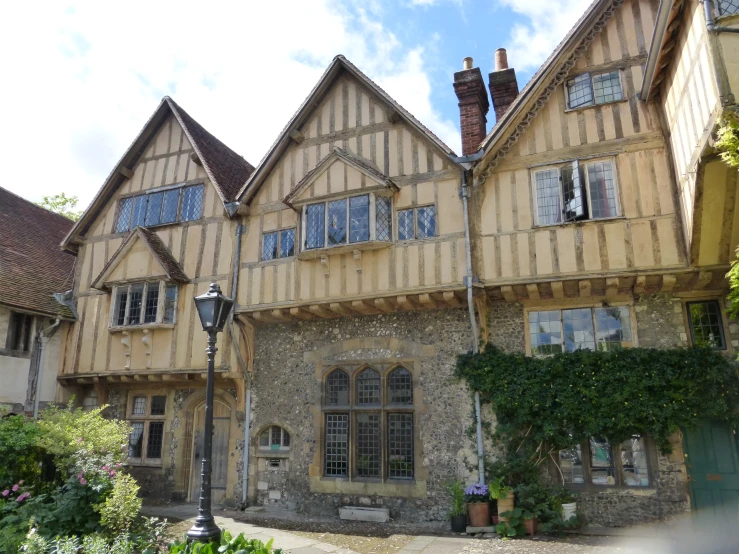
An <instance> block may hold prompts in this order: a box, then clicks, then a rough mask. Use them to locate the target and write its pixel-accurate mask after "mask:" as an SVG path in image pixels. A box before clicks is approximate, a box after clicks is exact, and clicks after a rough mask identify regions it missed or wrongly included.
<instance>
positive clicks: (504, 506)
mask: <svg viewBox="0 0 739 554" xmlns="http://www.w3.org/2000/svg"><path fill="white" fill-rule="evenodd" d="M511 511H513V495H512V494H509V495H508V496H507V497H506V498H498V517H499V518H500V521H508V518H507V517H503V516H501V515H500V514H502V513H503V512H511Z"/></svg>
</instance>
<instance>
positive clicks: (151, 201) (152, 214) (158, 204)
mask: <svg viewBox="0 0 739 554" xmlns="http://www.w3.org/2000/svg"><path fill="white" fill-rule="evenodd" d="M147 200H148V202H147V203H146V219H145V220H144V224H145V225H146V226H147V227H149V226H151V225H159V223H160V222H161V219H162V203H163V201H164V193H163V192H157V193H156V194H149V195H147Z"/></svg>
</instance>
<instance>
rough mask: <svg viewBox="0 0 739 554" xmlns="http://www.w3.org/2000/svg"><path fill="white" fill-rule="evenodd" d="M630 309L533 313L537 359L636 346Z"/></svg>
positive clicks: (531, 335) (531, 331) (532, 334)
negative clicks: (632, 332)
mask: <svg viewBox="0 0 739 554" xmlns="http://www.w3.org/2000/svg"><path fill="white" fill-rule="evenodd" d="M630 314H631V312H630V310H629V308H628V307H627V306H618V307H608V308H602V307H599V308H575V309H571V310H550V311H541V312H538V311H537V312H533V311H532V312H529V338H530V340H531V353H532V354H533V355H535V356H536V355H543V356H546V355H551V354H557V353H559V352H563V351H566V352H572V351H574V350H580V349H582V350H595V349H596V348H598V349H599V350H613V349H617V348H624V347H629V346H631V345H632V335H631V315H630Z"/></svg>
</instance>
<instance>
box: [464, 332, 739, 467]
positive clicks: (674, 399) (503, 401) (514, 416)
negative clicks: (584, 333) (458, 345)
mask: <svg viewBox="0 0 739 554" xmlns="http://www.w3.org/2000/svg"><path fill="white" fill-rule="evenodd" d="M456 374H457V376H458V377H460V378H463V379H465V380H466V381H467V382H468V383H469V386H470V387H471V388H472V390H474V391H477V392H479V393H480V397H481V400H482V401H483V402H489V403H492V406H493V409H494V411H495V414H496V418H497V427H496V430H495V436H496V437H497V438H498V439H499V440H500V441H501V442H502V444H504V446H505V447H506V448H507V449H508V450H509V451H510V452H517V451H522V450H523V451H525V452H529V453H531V454H533V455H535V456H539V457H540V459H544V458H546V457H547V456H548V455H549V454H551V453H552V452H556V451H558V450H560V449H563V448H567V447H570V446H573V445H575V444H577V443H580V442H582V441H583V440H585V439H587V438H588V437H593V436H595V437H605V438H607V439H608V440H610V441H611V442H612V443H619V442H622V441H624V440H626V439H628V438H629V437H631V436H633V435H636V434H648V435H650V436H651V437H652V438H653V439H654V440H655V441H656V443H657V445H658V447H659V449H660V450H661V451H662V452H665V453H666V452H669V451H670V450H671V445H670V435H672V434H673V433H674V432H675V431H677V430H679V429H680V428H681V427H687V428H691V427H693V426H694V425H695V423H696V422H697V421H698V420H699V419H703V418H711V419H719V420H729V421H735V420H736V418H737V414H739V412H738V411H737V410H738V409H739V379H737V376H738V373H737V363H736V362H734V361H733V360H731V359H730V358H728V357H727V356H725V355H723V354H721V353H720V352H717V351H715V350H710V349H706V348H691V349H671V350H656V349H651V348H628V349H623V350H612V351H608V352H601V351H590V350H577V351H575V352H567V353H562V354H557V355H555V356H552V357H548V358H533V357H527V356H524V355H522V354H507V353H505V352H503V351H502V350H500V349H498V348H496V347H494V346H491V345H488V346H487V347H486V349H485V350H484V351H483V352H481V353H480V354H465V355H462V356H460V357H459V358H458V362H457V369H456ZM709 399H710V400H709Z"/></svg>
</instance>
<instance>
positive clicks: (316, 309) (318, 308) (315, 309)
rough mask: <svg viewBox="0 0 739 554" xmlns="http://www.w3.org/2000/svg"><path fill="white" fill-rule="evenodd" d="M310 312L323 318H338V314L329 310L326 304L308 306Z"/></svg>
mask: <svg viewBox="0 0 739 554" xmlns="http://www.w3.org/2000/svg"><path fill="white" fill-rule="evenodd" d="M308 311H309V312H310V313H312V314H313V315H315V316H318V317H323V318H326V319H328V318H331V317H336V315H337V314H335V313H334V312H332V311H331V310H329V309H328V308H327V307H326V305H325V304H311V305H310V306H308Z"/></svg>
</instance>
